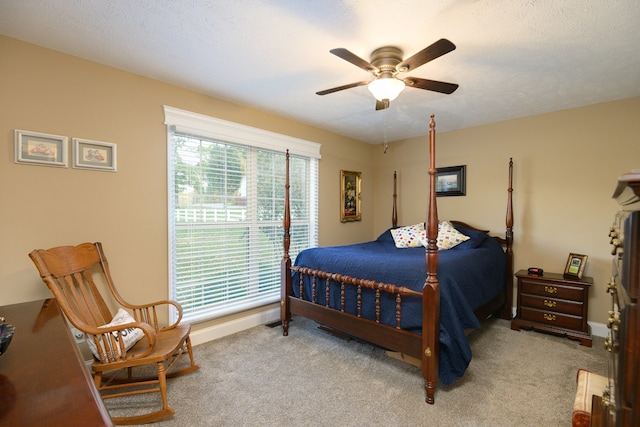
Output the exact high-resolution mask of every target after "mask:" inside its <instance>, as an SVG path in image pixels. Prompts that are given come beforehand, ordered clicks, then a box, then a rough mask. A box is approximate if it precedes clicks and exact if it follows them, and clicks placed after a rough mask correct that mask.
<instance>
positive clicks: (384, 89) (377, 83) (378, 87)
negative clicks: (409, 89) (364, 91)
mask: <svg viewBox="0 0 640 427" xmlns="http://www.w3.org/2000/svg"><path fill="white" fill-rule="evenodd" d="M367 87H368V88H369V91H370V92H371V93H372V94H373V96H375V97H376V99H377V100H378V101H382V100H384V99H388V100H389V101H393V100H394V99H396V98H397V97H398V95H400V92H402V91H403V90H404V87H405V84H404V82H403V81H402V80H400V79H397V78H395V77H382V78H378V79H375V80H374V81H372V82H371V83H369V84H368V85H367Z"/></svg>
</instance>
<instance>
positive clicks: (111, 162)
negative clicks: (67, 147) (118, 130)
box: [73, 138, 117, 172]
mask: <svg viewBox="0 0 640 427" xmlns="http://www.w3.org/2000/svg"><path fill="white" fill-rule="evenodd" d="M116 164H117V157H116V144H112V143H110V142H101V141H91V140H88V139H80V138H73V167H74V168H76V169H96V170H102V171H110V172H115V171H116V170H117V167H116Z"/></svg>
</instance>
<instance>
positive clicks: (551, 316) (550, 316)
mask: <svg viewBox="0 0 640 427" xmlns="http://www.w3.org/2000/svg"><path fill="white" fill-rule="evenodd" d="M543 316H544V320H548V321H549V322H555V320H556V315H555V314H547V313H545V314H544V315H543Z"/></svg>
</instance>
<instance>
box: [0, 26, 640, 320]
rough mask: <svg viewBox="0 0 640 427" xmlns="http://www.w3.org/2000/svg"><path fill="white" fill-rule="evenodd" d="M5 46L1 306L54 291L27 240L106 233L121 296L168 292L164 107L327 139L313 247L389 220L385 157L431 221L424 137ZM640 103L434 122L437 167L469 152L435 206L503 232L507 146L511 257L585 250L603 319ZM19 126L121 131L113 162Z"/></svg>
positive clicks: (558, 258)
mask: <svg viewBox="0 0 640 427" xmlns="http://www.w3.org/2000/svg"><path fill="white" fill-rule="evenodd" d="M0 58H2V64H1V66H0V93H2V94H3V101H4V102H3V103H2V104H1V105H0V141H2V143H0V202H1V208H0V239H1V240H0V305H4V304H12V303H17V302H22V301H29V300H34V299H39V298H46V297H48V296H49V293H48V290H47V289H46V288H45V286H44V284H42V282H41V281H40V279H39V278H38V276H37V272H36V270H35V267H34V266H33V265H32V264H31V261H30V260H29V259H28V257H27V254H28V253H29V252H30V251H31V250H32V249H35V248H47V247H51V246H57V245H64V244H77V243H81V242H85V241H102V242H103V244H104V246H105V250H106V251H107V255H108V256H109V260H110V264H111V267H112V272H113V274H114V276H115V280H116V282H117V283H118V284H119V287H120V288H121V291H122V293H123V294H124V296H125V298H128V299H130V300H132V302H142V301H148V300H150V299H159V298H165V297H166V295H167V278H168V274H167V267H166V265H167V218H166V217H167V215H166V209H167V206H166V203H167V196H166V192H167V190H166V181H167V176H166V159H167V156H166V129H165V126H164V125H163V124H162V123H163V119H164V117H163V111H162V106H163V105H169V106H172V107H176V108H181V109H184V110H189V111H193V112H196V113H200V114H207V115H210V116H212V117H217V118H221V119H224V120H230V121H234V122H237V123H242V124H245V125H249V126H254V127H257V128H262V129H266V130H270V131H274V132H280V133H283V134H286V135H290V136H294V137H297V138H302V139H307V140H309V141H313V142H317V143H320V144H322V149H321V154H322V160H321V162H320V203H319V217H320V224H319V228H320V230H319V231H320V244H321V245H328V244H344V243H352V242H358V241H364V240H369V239H370V238H372V237H376V236H377V235H378V234H379V233H380V232H382V231H383V230H384V229H386V228H387V227H388V226H389V224H390V217H391V200H392V199H391V194H392V187H391V186H392V176H393V171H394V170H397V171H398V177H399V186H398V201H399V216H400V221H399V222H400V224H409V223H415V222H418V221H422V220H423V219H424V216H425V211H426V192H425V191H424V190H425V188H426V170H427V161H428V159H427V156H428V150H427V147H426V144H425V142H426V138H416V139H411V140H406V141H398V142H394V143H392V144H391V146H390V149H389V152H388V153H387V154H382V147H381V146H379V145H376V146H371V145H368V144H365V143H362V142H359V141H354V140H351V139H348V138H345V137H341V136H339V135H335V134H332V133H329V132H325V131H322V130H319V129H316V128H313V127H310V126H306V125H303V124H300V123H297V122H293V121H290V120H286V119H283V118H280V117H276V116H273V115H269V114H266V113H263V112H260V111H257V110H253V109H249V108H246V107H241V106H238V105H235V104H231V103H228V102H224V101H221V100H218V99H215V98H211V97H208V96H205V95H202V94H198V93H195V92H192V91H188V90H185V89H183V88H179V87H175V86H171V85H167V84H164V83H161V82H158V81H154V80H151V79H147V78H143V77H140V76H137V75H133V74H130V73H125V72H122V71H119V70H115V69H112V68H108V67H104V66H101V65H98V64H95V63H92V62H89V61H84V60H81V59H78V58H74V57H71V56H67V55H63V54H60V53H57V52H54V51H51V50H47V49H43V48H40V47H37V46H33V45H29V44H25V43H22V42H18V41H16V40H12V39H8V38H5V37H0ZM639 112H640V98H634V99H629V100H625V101H619V102H612V103H607V104H601V105H596V106H591V107H585V108H578V109H573V110H568V111H562V112H558V113H553V114H545V115H541V116H535V117H529V118H525V119H519V120H512V121H506V122H501V123H496V124H492V125H487V126H481V127H477V128H472V129H465V130H461V131H456V132H447V133H442V134H439V135H438V156H437V159H438V162H437V163H438V166H453V165H459V164H466V165H467V196H466V197H450V198H439V199H438V201H439V213H440V217H441V218H457V219H463V220H467V221H469V222H471V223H473V224H476V225H480V226H486V227H488V228H490V229H492V230H495V231H499V232H503V230H504V209H505V200H506V182H507V176H506V173H507V169H506V167H507V162H508V158H509V157H510V156H511V157H513V158H514V163H515V176H514V202H515V236H516V268H526V267H528V266H539V267H542V268H544V269H545V270H548V271H560V272H562V271H563V269H564V265H565V262H566V259H567V256H568V254H569V252H577V253H584V254H587V255H589V260H588V262H587V268H586V274H587V275H590V276H593V277H594V278H595V279H596V282H597V284H596V286H595V287H594V289H593V292H592V293H591V310H590V316H589V317H590V320H592V321H597V322H605V321H606V318H605V315H604V312H605V311H606V302H607V300H606V296H605V295H604V286H605V282H606V280H607V278H608V271H609V259H610V258H609V247H608V238H607V229H608V226H609V224H610V223H611V220H612V217H613V214H614V212H615V211H616V210H617V205H616V204H615V203H614V202H613V201H612V200H611V194H612V192H613V188H614V185H615V182H616V178H617V176H618V175H619V174H621V173H623V172H626V171H628V170H631V169H633V168H638V167H640V164H639V163H640V144H639V142H640V141H639V138H638V137H639V136H640V123H639V121H638V120H637V117H638V113H639ZM436 120H437V118H436ZM427 121H428V117H425V128H426V127H427V125H428V123H427ZM14 129H24V130H30V131H36V132H44V133H52V134H58V135H65V136H68V137H69V138H72V137H79V138H86V139H94V140H99V141H107V142H112V143H116V144H117V146H118V172H117V173H108V172H97V171H84V170H77V169H72V168H71V167H69V168H68V169H59V168H49V167H41V166H30V165H17V164H14V162H13V155H14V150H13V131H14ZM340 169H346V170H355V171H361V172H362V178H363V206H362V210H363V220H362V221H361V222H356V223H347V224H342V223H340V222H339V196H338V188H339V171H340ZM141 267H142V268H141ZM202 326H206V325H200V327H202Z"/></svg>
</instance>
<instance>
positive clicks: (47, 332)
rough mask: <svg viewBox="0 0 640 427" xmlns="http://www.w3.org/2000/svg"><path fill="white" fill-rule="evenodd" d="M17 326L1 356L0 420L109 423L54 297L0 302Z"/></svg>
mask: <svg viewBox="0 0 640 427" xmlns="http://www.w3.org/2000/svg"><path fill="white" fill-rule="evenodd" d="M0 316H4V317H5V320H6V322H7V323H11V324H12V325H14V326H15V327H16V331H15V334H14V336H13V340H12V342H11V344H10V345H9V347H8V348H7V350H6V352H5V353H4V354H2V355H0V425H2V426H5V425H6V426H51V427H54V426H65V427H68V426H83V427H92V426H112V425H113V423H112V421H111V418H110V417H109V414H108V412H107V410H106V409H105V407H104V405H103V403H102V399H101V398H100V395H99V394H98V392H97V391H96V389H95V387H94V385H93V381H92V379H91V375H90V373H89V370H88V368H87V366H86V365H85V363H84V360H83V358H82V357H81V355H80V351H79V349H78V346H77V345H76V343H75V340H74V338H73V336H72V334H71V330H70V329H69V327H68V326H67V322H66V321H65V319H64V317H63V316H62V313H61V312H60V309H59V308H58V304H57V303H56V301H55V299H47V300H44V301H32V302H26V303H22V304H13V305H6V306H3V307H0Z"/></svg>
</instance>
